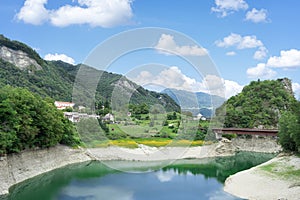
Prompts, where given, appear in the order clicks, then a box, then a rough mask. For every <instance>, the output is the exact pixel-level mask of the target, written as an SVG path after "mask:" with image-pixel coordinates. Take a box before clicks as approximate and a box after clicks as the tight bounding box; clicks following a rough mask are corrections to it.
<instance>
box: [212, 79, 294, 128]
mask: <svg viewBox="0 0 300 200" xmlns="http://www.w3.org/2000/svg"><path fill="white" fill-rule="evenodd" d="M295 101H296V99H295V97H294V95H293V91H292V86H291V81H290V80H289V79H286V78H284V79H278V80H265V81H253V82H251V83H250V84H249V85H248V86H245V87H244V88H243V90H242V92H241V93H240V94H238V95H236V96H233V97H231V98H230V99H228V100H227V101H226V102H225V103H224V104H223V105H222V106H221V107H220V108H218V109H217V110H216V115H217V116H220V115H224V113H226V115H225V122H224V126H225V127H236V128H278V122H279V118H280V116H281V114H282V113H283V112H285V111H289V110H290V109H291V107H292V105H293V103H294V102H295ZM224 111H225V112H224Z"/></svg>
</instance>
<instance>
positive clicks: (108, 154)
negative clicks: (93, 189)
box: [0, 140, 278, 197]
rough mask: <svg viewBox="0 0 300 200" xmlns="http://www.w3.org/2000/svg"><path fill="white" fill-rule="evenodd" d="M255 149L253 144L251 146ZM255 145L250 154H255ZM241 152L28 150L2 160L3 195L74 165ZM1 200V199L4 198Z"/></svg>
mask: <svg viewBox="0 0 300 200" xmlns="http://www.w3.org/2000/svg"><path fill="white" fill-rule="evenodd" d="M250 146H251V145H250ZM253 150H255V149H253V146H252V147H251V148H250V149H249V151H253ZM260 150H263V149H256V151H253V152H265V153H273V152H274V151H276V150H278V147H276V148H274V149H269V151H268V152H266V151H264V150H263V151H260ZM237 151H247V149H241V148H240V147H237V146H236V145H235V144H234V142H229V141H227V140H223V141H219V142H218V143H213V144H211V145H204V146H198V147H160V148H157V147H149V146H145V145H139V147H138V148H135V149H128V148H122V147H116V146H112V147H107V148H92V149H82V148H78V149H74V148H70V147H67V146H63V145H57V146H55V147H51V148H49V149H41V150H27V151H24V152H22V153H19V154H12V155H8V156H6V157H2V159H1V161H0V169H1V170H0V195H7V194H8V193H9V188H10V187H11V186H13V185H15V184H18V183H20V182H23V181H25V180H27V179H30V178H33V177H35V176H37V175H40V174H43V173H46V172H49V171H52V170H54V169H58V168H61V167H64V166H67V165H70V164H76V163H81V162H86V161H92V160H99V161H105V160H128V161H166V160H170V161H172V160H177V159H201V158H213V157H221V156H232V155H235V153H236V152H237ZM0 197H1V196H0Z"/></svg>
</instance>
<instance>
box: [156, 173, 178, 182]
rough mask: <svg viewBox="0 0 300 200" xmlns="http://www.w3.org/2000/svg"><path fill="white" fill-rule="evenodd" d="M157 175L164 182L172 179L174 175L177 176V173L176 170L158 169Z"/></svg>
mask: <svg viewBox="0 0 300 200" xmlns="http://www.w3.org/2000/svg"><path fill="white" fill-rule="evenodd" d="M155 175H156V177H157V179H158V180H159V181H160V182H162V183H164V182H169V181H171V180H172V179H173V177H174V176H176V173H175V172H174V171H166V172H163V171H158V172H156V173H155Z"/></svg>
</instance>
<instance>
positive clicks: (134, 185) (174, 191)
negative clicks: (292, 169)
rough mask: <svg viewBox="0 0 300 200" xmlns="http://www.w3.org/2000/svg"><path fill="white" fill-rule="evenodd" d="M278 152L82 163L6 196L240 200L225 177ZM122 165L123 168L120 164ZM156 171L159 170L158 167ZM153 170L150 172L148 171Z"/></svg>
mask: <svg viewBox="0 0 300 200" xmlns="http://www.w3.org/2000/svg"><path fill="white" fill-rule="evenodd" d="M273 156H274V155H271V154H258V153H245V152H243V153H239V154H237V155H236V156H232V157H225V158H213V159H201V160H178V161H176V162H174V163H173V164H172V165H170V166H167V167H163V168H161V167H160V166H164V165H160V164H161V163H158V162H129V161H112V162H115V163H114V164H118V165H119V166H123V169H124V170H126V171H128V170H130V171H134V172H147V173H124V172H121V171H117V170H114V169H111V168H108V167H106V166H105V165H103V164H102V163H100V162H90V163H81V164H77V165H71V166H68V167H65V168H61V169H57V170H54V171H52V172H49V173H46V174H43V175H40V176H38V177H35V178H33V179H30V180H27V181H25V182H23V183H21V184H18V185H16V186H14V187H13V188H11V190H10V195H9V196H8V197H5V198H4V197H2V198H3V199H5V200H35V199H36V200H40V199H42V200H74V199H75V200H79V199H80V200H83V199H84V200H86V199H88V200H90V199H97V200H98V199H101V200H102V199H103V200H114V199H117V200H148V199H149V200H150V199H151V200H153V199H156V200H164V199H166V200H167V199H168V200H169V199H172V200H176V199H178V200H179V199H180V200H181V199H189V200H193V199H238V198H235V197H233V196H231V195H229V194H227V193H225V192H224V191H223V183H224V181H225V179H226V178H227V177H228V176H229V175H231V174H234V173H236V172H238V171H241V170H244V169H248V168H250V167H253V166H255V165H258V164H260V163H262V162H265V161H267V160H269V159H271V158H272V157H273ZM119 169H120V168H119ZM153 170H154V171H153ZM148 171H150V172H148Z"/></svg>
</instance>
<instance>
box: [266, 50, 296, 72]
mask: <svg viewBox="0 0 300 200" xmlns="http://www.w3.org/2000/svg"><path fill="white" fill-rule="evenodd" d="M267 66H270V67H277V68H289V67H300V51H299V50H297V49H290V50H287V51H280V56H272V57H270V58H269V60H268V62H267Z"/></svg>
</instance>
